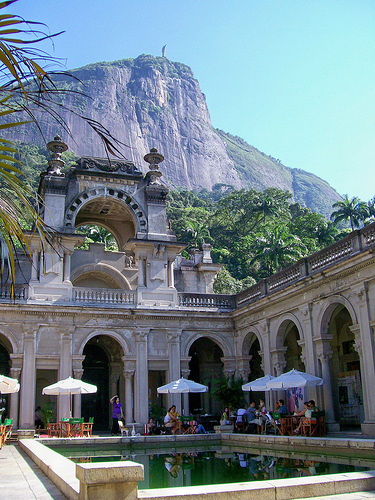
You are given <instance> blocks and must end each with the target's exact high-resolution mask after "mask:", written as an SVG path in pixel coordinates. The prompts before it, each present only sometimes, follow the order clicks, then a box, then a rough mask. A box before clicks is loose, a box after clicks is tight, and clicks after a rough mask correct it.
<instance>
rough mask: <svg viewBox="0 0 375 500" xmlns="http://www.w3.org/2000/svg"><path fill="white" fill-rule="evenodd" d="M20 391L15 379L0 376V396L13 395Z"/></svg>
mask: <svg viewBox="0 0 375 500" xmlns="http://www.w3.org/2000/svg"><path fill="white" fill-rule="evenodd" d="M19 390H20V384H19V383H18V380H17V379H16V378H10V377H6V376H5V375H0V394H13V393H14V392H18V391H19Z"/></svg>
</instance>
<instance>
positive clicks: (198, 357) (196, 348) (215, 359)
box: [189, 337, 224, 414]
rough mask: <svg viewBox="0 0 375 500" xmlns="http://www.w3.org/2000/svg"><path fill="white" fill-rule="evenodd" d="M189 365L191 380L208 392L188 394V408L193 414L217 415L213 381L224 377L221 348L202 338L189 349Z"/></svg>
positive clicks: (218, 407) (218, 408)
mask: <svg viewBox="0 0 375 500" xmlns="http://www.w3.org/2000/svg"><path fill="white" fill-rule="evenodd" d="M189 356H190V357H191V360H190V363H189V369H190V376H189V378H190V379H191V380H194V382H198V383H200V384H204V385H207V386H208V392H206V393H202V394H199V393H198V394H189V408H190V411H191V412H194V413H209V414H219V413H220V404H219V403H218V401H216V400H215V398H214V397H213V394H212V392H213V391H214V390H215V381H217V380H219V379H220V378H222V377H223V376H224V374H223V366H224V365H223V362H222V361H221V358H222V357H223V356H224V355H223V351H222V350H221V348H220V347H219V346H218V345H217V344H215V342H213V341H212V340H211V339H209V338H207V337H202V338H200V339H198V340H196V341H195V342H193V344H192V345H191V347H190V350H189Z"/></svg>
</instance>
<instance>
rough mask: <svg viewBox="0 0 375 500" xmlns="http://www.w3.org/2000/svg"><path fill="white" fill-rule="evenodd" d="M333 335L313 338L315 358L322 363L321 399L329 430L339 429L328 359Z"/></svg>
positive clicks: (330, 356)
mask: <svg viewBox="0 0 375 500" xmlns="http://www.w3.org/2000/svg"><path fill="white" fill-rule="evenodd" d="M332 338H333V335H331V334H328V333H327V334H325V335H324V338H321V339H317V340H315V345H316V354H317V358H318V360H319V361H320V363H321V365H322V379H323V399H324V410H325V412H326V424H327V428H328V429H329V430H330V431H339V430H340V424H339V423H338V422H336V420H335V412H334V405H333V397H332V381H331V369H330V359H331V358H332V355H333V351H332V349H331V340H332Z"/></svg>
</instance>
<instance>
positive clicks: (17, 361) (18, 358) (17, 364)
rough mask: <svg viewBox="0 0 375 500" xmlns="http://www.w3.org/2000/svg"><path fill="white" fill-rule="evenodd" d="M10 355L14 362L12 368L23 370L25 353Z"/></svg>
mask: <svg viewBox="0 0 375 500" xmlns="http://www.w3.org/2000/svg"><path fill="white" fill-rule="evenodd" d="M9 357H10V360H11V362H12V368H13V369H14V370H22V366H23V354H9Z"/></svg>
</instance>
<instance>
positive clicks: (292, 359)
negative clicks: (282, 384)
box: [282, 321, 305, 372]
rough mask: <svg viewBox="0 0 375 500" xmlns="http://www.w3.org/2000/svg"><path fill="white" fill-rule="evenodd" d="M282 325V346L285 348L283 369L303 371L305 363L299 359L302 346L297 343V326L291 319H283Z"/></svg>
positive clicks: (298, 336)
mask: <svg viewBox="0 0 375 500" xmlns="http://www.w3.org/2000/svg"><path fill="white" fill-rule="evenodd" d="M282 327H283V329H284V347H285V348H286V351H285V361H286V367H285V371H286V372H287V371H289V370H292V369H293V368H294V369H295V370H299V371H305V365H304V363H303V361H302V359H301V355H302V348H301V346H300V345H298V341H299V340H300V335H299V331H298V328H297V327H296V325H295V324H294V323H293V321H285V322H284V323H283V324H282Z"/></svg>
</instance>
